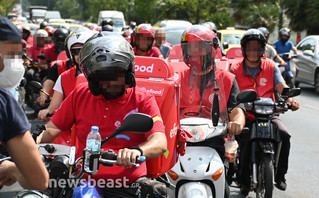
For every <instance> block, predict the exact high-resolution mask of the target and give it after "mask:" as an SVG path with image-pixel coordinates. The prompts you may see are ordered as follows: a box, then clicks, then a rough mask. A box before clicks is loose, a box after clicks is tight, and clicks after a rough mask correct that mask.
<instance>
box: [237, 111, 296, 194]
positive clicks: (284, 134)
mask: <svg viewBox="0 0 319 198" xmlns="http://www.w3.org/2000/svg"><path fill="white" fill-rule="evenodd" d="M271 121H272V123H274V125H275V130H278V133H279V136H280V139H281V142H282V145H281V150H280V156H279V161H278V167H277V174H276V176H275V177H276V178H278V177H283V176H284V175H285V174H286V173H287V170H288V158H289V151H290V137H291V136H290V135H289V133H288V130H287V128H286V127H285V125H284V124H283V123H282V121H281V120H280V118H279V115H273V116H272V118H271ZM238 138H239V143H240V159H239V174H238V180H239V183H240V184H241V186H244V187H246V188H247V189H249V188H250V182H251V181H250V173H251V172H252V171H251V170H250V167H249V164H250V156H251V149H250V144H249V139H250V133H249V134H241V135H240V137H238Z"/></svg>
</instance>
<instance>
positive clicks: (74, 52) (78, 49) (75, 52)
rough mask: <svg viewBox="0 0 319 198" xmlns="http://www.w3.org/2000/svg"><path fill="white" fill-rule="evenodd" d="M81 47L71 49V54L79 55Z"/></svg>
mask: <svg viewBox="0 0 319 198" xmlns="http://www.w3.org/2000/svg"><path fill="white" fill-rule="evenodd" d="M80 51H81V48H76V49H71V54H72V55H73V56H76V55H79V53H80Z"/></svg>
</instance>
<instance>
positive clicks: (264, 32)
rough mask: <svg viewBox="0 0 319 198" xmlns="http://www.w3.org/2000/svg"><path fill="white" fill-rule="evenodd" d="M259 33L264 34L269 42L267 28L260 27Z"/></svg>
mask: <svg viewBox="0 0 319 198" xmlns="http://www.w3.org/2000/svg"><path fill="white" fill-rule="evenodd" d="M258 30H259V31H261V33H263V35H264V37H265V38H266V40H268V38H269V31H268V30H267V28H265V27H260V28H258Z"/></svg>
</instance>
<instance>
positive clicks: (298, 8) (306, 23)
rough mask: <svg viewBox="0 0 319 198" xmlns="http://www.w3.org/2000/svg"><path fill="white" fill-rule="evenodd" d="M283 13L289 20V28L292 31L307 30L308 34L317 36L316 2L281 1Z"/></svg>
mask: <svg viewBox="0 0 319 198" xmlns="http://www.w3.org/2000/svg"><path fill="white" fill-rule="evenodd" d="M283 6H284V8H285V13H286V14H287V16H288V17H289V18H290V19H291V21H290V23H289V26H290V28H291V29H292V30H295V31H302V30H307V33H308V34H319V24H318V22H317V20H316V19H318V17H319V13H318V10H319V1H318V0H283Z"/></svg>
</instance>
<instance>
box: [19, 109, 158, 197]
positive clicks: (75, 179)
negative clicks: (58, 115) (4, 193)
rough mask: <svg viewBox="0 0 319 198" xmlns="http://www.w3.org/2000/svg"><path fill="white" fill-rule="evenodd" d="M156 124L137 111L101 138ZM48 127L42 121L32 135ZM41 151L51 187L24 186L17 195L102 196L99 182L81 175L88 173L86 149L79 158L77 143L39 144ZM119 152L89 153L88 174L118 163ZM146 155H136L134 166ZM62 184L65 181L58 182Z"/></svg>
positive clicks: (145, 128)
mask: <svg viewBox="0 0 319 198" xmlns="http://www.w3.org/2000/svg"><path fill="white" fill-rule="evenodd" d="M152 128H153V119H152V118H151V117H150V116H148V115H146V114H142V113H134V114H130V115H128V116H127V117H126V118H125V119H124V121H123V123H122V125H121V126H120V127H119V128H117V129H116V130H115V131H114V132H113V133H112V134H111V135H110V136H109V137H107V138H105V139H104V140H102V143H101V144H104V143H106V142H107V141H108V140H110V139H111V138H114V137H115V136H117V135H119V134H121V133H123V132H133V133H146V132H148V131H150V130H151V129H152ZM44 129H45V127H44V126H43V125H39V126H38V127H37V128H36V129H35V130H34V131H33V138H34V139H36V138H37V136H38V135H40V134H41V132H42V131H43V130H44ZM38 149H39V152H40V154H41V156H42V159H43V162H44V164H45V166H46V167H47V169H48V172H49V175H50V181H49V188H48V189H47V190H45V191H43V192H39V191H35V190H23V191H20V192H18V193H17V194H16V195H15V197H19V198H26V197H36V198H37V197H38V198H48V197H54V198H69V197H70V198H71V197H72V198H82V197H103V192H102V190H101V189H99V188H98V186H93V185H90V184H89V183H86V182H84V181H83V180H82V179H81V178H82V177H83V175H84V174H85V173H88V172H86V171H85V169H84V161H85V160H86V159H85V156H86V152H87V151H86V150H84V151H83V156H81V157H79V158H78V159H76V157H75V156H76V148H75V146H65V145H59V144H38ZM116 159H117V154H116V153H115V152H114V151H113V150H108V151H105V152H103V153H100V154H94V155H91V156H90V159H89V161H90V163H89V170H90V172H89V173H88V174H96V173H97V172H98V169H99V166H100V165H103V166H113V165H114V164H117V160H116ZM145 160H146V159H145V156H141V157H140V158H139V159H137V163H132V165H133V166H135V167H137V168H138V167H139V166H140V164H139V163H140V162H144V161H145ZM59 184H62V185H59Z"/></svg>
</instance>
